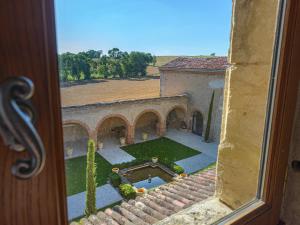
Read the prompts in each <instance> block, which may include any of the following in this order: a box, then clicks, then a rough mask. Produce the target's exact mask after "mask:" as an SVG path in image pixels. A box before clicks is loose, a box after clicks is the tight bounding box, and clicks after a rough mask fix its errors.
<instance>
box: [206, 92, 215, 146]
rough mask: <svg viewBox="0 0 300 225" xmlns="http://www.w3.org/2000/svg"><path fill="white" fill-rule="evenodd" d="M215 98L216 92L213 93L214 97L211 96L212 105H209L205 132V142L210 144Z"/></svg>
mask: <svg viewBox="0 0 300 225" xmlns="http://www.w3.org/2000/svg"><path fill="white" fill-rule="evenodd" d="M214 98H215V91H213V93H212V96H211V99H210V104H209V110H208V117H207V125H206V130H205V135H204V141H205V142H208V139H209V132H210V126H211V117H212V110H213V106H214Z"/></svg>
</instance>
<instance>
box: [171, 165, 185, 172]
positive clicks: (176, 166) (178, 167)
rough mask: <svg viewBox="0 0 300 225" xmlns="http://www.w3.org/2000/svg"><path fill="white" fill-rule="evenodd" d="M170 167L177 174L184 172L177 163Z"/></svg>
mask: <svg viewBox="0 0 300 225" xmlns="http://www.w3.org/2000/svg"><path fill="white" fill-rule="evenodd" d="M172 169H173V171H174V172H175V173H177V174H181V173H183V172H184V169H183V167H181V166H179V165H177V164H174V165H173V168H172Z"/></svg>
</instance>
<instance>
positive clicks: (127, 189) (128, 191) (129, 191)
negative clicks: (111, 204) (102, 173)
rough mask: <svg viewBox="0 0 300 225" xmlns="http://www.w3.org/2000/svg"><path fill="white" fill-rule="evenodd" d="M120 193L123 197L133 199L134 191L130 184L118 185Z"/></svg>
mask: <svg viewBox="0 0 300 225" xmlns="http://www.w3.org/2000/svg"><path fill="white" fill-rule="evenodd" d="M119 189H120V193H121V195H122V196H123V197H124V198H125V199H127V200H128V199H134V198H135V196H136V192H135V190H134V189H133V187H132V185H131V184H121V185H120V186H119Z"/></svg>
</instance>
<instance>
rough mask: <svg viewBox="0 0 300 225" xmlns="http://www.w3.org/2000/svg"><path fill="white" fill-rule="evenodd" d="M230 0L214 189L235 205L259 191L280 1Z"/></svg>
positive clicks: (221, 197) (226, 200) (225, 200)
mask: <svg viewBox="0 0 300 225" xmlns="http://www.w3.org/2000/svg"><path fill="white" fill-rule="evenodd" d="M233 4H234V5H233V18H232V30H231V46H230V52H229V63H230V64H231V65H232V67H231V68H230V69H228V70H227V73H226V77H225V93H224V107H223V119H222V127H221V140H220V145H219V155H218V162H217V175H218V176H217V191H216V194H217V197H219V198H220V200H221V201H223V202H224V203H226V204H227V205H229V206H230V207H232V208H234V209H235V208H238V207H240V206H241V205H243V204H244V203H246V202H248V201H250V200H251V199H253V198H255V196H256V192H257V182H258V173H259V163H260V156H261V146H262V139H263V133H264V122H265V115H266V103H267V94H268V86H269V79H270V73H271V63H272V55H273V43H274V37H275V29H276V25H275V24H276V17H277V5H278V1H277V0H270V1H265V0H256V1H249V0H239V1H237V0H235V1H233Z"/></svg>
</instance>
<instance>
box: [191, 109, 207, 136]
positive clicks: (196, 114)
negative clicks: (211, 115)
mask: <svg viewBox="0 0 300 225" xmlns="http://www.w3.org/2000/svg"><path fill="white" fill-rule="evenodd" d="M191 127H192V132H193V133H194V134H197V135H200V136H203V132H204V116H203V113H202V112H201V111H200V110H194V111H193V113H192V126H191Z"/></svg>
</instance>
